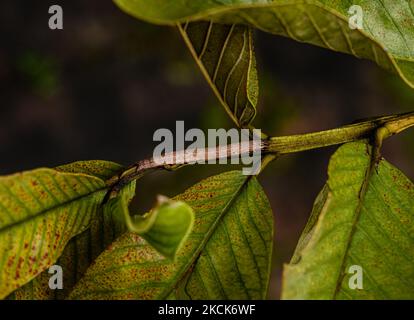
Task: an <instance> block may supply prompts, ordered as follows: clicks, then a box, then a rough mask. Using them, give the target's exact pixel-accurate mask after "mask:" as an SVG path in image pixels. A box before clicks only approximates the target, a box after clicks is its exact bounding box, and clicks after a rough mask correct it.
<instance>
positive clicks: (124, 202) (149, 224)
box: [105, 190, 194, 259]
mask: <svg viewBox="0 0 414 320" xmlns="http://www.w3.org/2000/svg"><path fill="white" fill-rule="evenodd" d="M129 201H130V199H129V196H128V193H127V192H125V191H124V190H121V192H120V194H119V195H118V197H116V198H114V199H111V200H110V201H109V202H108V204H107V205H106V206H105V208H106V210H108V211H111V212H112V213H113V214H114V215H115V216H117V217H123V219H124V221H125V222H124V224H126V226H127V227H128V230H129V231H131V232H135V233H137V234H139V235H141V236H142V237H143V238H144V239H145V240H147V242H148V243H149V244H151V245H152V246H153V247H154V248H155V249H156V250H157V251H158V252H160V253H161V254H162V255H163V256H165V257H168V258H170V259H174V258H175V255H176V254H177V252H178V251H179V250H180V249H181V247H182V245H183V244H184V242H185V241H186V239H187V238H188V235H189V233H190V232H191V229H192V227H193V224H194V212H193V210H192V209H191V207H190V206H188V205H187V204H186V203H185V202H182V201H173V200H169V199H162V200H161V201H160V203H159V204H158V205H157V206H156V207H155V208H153V209H152V210H151V211H150V212H148V213H146V214H144V215H133V216H131V214H130V212H129V209H128V205H129Z"/></svg>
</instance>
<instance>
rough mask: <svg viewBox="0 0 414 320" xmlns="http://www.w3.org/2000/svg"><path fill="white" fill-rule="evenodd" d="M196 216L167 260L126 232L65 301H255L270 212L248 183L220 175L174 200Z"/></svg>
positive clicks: (267, 253) (265, 260) (263, 274)
mask: <svg viewBox="0 0 414 320" xmlns="http://www.w3.org/2000/svg"><path fill="white" fill-rule="evenodd" d="M174 200H180V201H184V202H186V203H187V204H188V205H190V206H191V207H192V208H193V210H194V211H195V214H196V219H195V222H194V228H193V231H192V233H191V234H190V235H189V238H188V240H187V241H186V242H185V244H184V246H183V248H182V250H180V251H179V253H178V254H177V256H176V259H175V261H174V262H173V261H171V260H169V259H165V258H163V257H162V256H161V255H160V254H159V253H157V252H156V251H155V250H154V249H153V248H152V247H151V246H149V244H148V243H147V242H146V241H145V240H144V239H143V238H141V237H139V236H138V235H136V234H134V233H126V234H124V235H122V236H121V237H120V238H119V239H118V240H117V241H115V242H114V243H113V245H111V247H110V248H109V249H108V250H106V251H105V252H103V253H102V254H101V255H100V256H99V257H98V258H97V260H96V262H95V264H94V265H93V266H92V267H91V268H90V269H89V270H88V271H87V273H86V274H85V276H84V277H83V279H82V280H81V281H80V282H79V284H78V285H77V286H76V287H75V290H74V291H73V292H72V294H71V298H73V299H165V298H168V299H204V298H208V299H249V298H250V299H263V298H265V297H266V294H267V286H268V281H269V274H270V261H271V259H270V257H271V251H272V239H273V217H272V213H271V209H270V206H269V203H268V200H267V199H266V196H265V195H264V193H263V190H262V189H261V187H260V185H259V184H258V182H257V181H256V180H255V178H252V177H246V176H243V175H241V173H240V172H228V173H225V174H221V175H218V176H214V177H211V178H209V179H207V180H204V181H202V182H200V183H198V184H196V185H195V186H193V187H191V188H190V189H188V190H187V191H186V192H184V193H183V194H181V195H179V196H177V197H176V198H174Z"/></svg>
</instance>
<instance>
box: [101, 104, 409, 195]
mask: <svg viewBox="0 0 414 320" xmlns="http://www.w3.org/2000/svg"><path fill="white" fill-rule="evenodd" d="M411 126H414V112H409V113H404V114H399V115H392V116H384V117H377V118H372V119H368V120H365V121H361V122H358V123H354V124H351V125H347V126H343V127H340V128H336V129H331V130H325V131H320V132H314V133H307V134H297V135H291V136H280V137H271V138H267V139H262V140H261V143H259V144H256V145H255V144H253V143H249V142H242V143H239V144H231V145H227V146H219V147H216V148H206V149H203V150H199V151H198V155H199V157H198V158H197V159H196V160H200V159H204V160H205V162H206V163H207V162H208V161H209V160H210V161H211V160H220V159H226V158H227V159H228V158H231V157H235V156H236V157H242V156H243V155H249V154H251V153H252V152H258V151H260V152H261V153H262V154H265V155H273V156H274V157H277V156H280V155H284V154H289V153H296V152H301V151H306V150H312V149H318V148H323V147H328V146H333V145H339V144H343V143H347V142H352V141H357V140H362V139H367V138H375V136H376V133H377V131H378V130H380V129H381V134H382V138H384V139H385V138H388V137H390V136H392V135H395V134H398V133H400V132H401V131H403V130H405V129H408V128H409V127H411ZM190 153H192V151H181V152H180V151H178V152H172V153H171V154H169V155H168V154H167V155H165V156H164V158H169V159H171V160H170V162H167V163H164V164H163V163H162V161H160V159H154V158H151V159H149V160H142V161H139V162H137V163H136V164H134V165H132V166H130V167H128V168H127V169H126V170H124V171H122V172H121V173H120V174H119V175H117V176H115V177H113V178H111V179H109V180H108V181H107V185H108V186H111V187H113V191H114V192H117V191H118V190H119V189H120V188H122V186H124V185H125V184H127V183H129V182H131V181H133V180H136V179H138V178H140V177H141V176H142V175H143V174H144V173H146V172H148V171H152V170H157V169H165V170H175V169H177V168H180V167H182V166H184V165H188V164H194V161H193V162H191V163H190V162H188V161H187V160H186V159H187V157H186V156H187V155H188V154H190ZM271 158H273V157H271ZM269 159H270V158H269Z"/></svg>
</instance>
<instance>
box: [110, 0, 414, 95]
mask: <svg viewBox="0 0 414 320" xmlns="http://www.w3.org/2000/svg"><path fill="white" fill-rule="evenodd" d="M115 2H116V3H117V4H118V5H119V7H120V8H122V9H123V10H125V11H126V12H128V13H130V14H132V15H134V16H136V17H138V18H140V19H143V20H146V21H149V22H152V23H158V24H171V25H174V24H176V23H183V22H186V21H197V20H211V21H214V22H224V23H227V24H247V25H250V26H254V27H256V28H258V29H260V30H263V31H266V32H270V33H273V34H277V35H282V36H286V37H289V38H292V39H294V40H296V41H301V42H306V43H310V44H313V45H317V46H321V47H325V48H328V49H330V50H335V51H340V52H345V53H349V54H352V55H354V56H356V57H359V58H366V59H370V60H372V61H374V62H376V63H377V64H379V65H380V66H382V67H384V68H386V69H388V70H391V71H393V72H395V73H397V74H398V75H399V76H400V77H401V78H402V79H403V80H404V81H405V82H406V83H407V84H408V85H409V86H411V87H414V4H413V2H412V1H407V0H359V1H352V0H229V1H223V0H219V1H216V0H192V1H171V0H157V1H147V0H115ZM353 5H359V6H360V7H361V8H362V12H363V16H362V18H363V20H362V21H363V26H362V27H363V28H362V29H351V28H350V27H349V20H350V18H351V17H352V16H353V15H355V12H354V11H351V13H349V12H350V9H351V7H352V6H353Z"/></svg>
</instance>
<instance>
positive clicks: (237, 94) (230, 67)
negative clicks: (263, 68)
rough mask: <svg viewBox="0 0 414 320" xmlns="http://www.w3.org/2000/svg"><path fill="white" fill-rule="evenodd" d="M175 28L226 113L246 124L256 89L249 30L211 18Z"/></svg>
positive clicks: (252, 111)
mask: <svg viewBox="0 0 414 320" xmlns="http://www.w3.org/2000/svg"><path fill="white" fill-rule="evenodd" d="M178 28H179V30H180V32H181V34H182V36H183V38H184V40H185V42H186V44H187V46H188V47H189V49H190V52H191V53H192V55H193V57H194V59H195V60H196V62H197V64H198V66H199V67H200V69H201V70H202V72H203V74H204V76H205V78H206V79H207V82H208V83H209V84H210V86H211V87H212V89H213V91H214V92H215V94H216V95H217V97H218V99H219V100H220V102H221V104H222V105H223V106H224V108H225V110H226V111H227V113H228V114H229V115H230V117H231V118H232V119H233V121H234V122H235V123H236V125H238V126H239V127H246V126H248V125H249V124H250V123H251V122H252V121H253V119H254V117H255V115H256V105H257V99H258V91H259V85H258V79H257V70H256V58H255V54H254V48H253V39H252V38H253V35H252V30H251V29H250V28H249V27H247V26H243V25H223V24H220V23H213V22H196V23H186V24H183V25H179V27H178Z"/></svg>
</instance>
